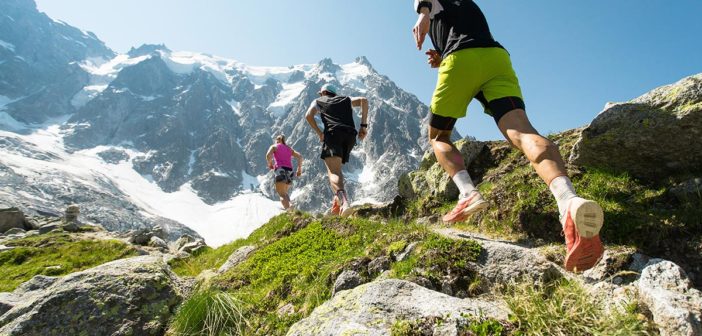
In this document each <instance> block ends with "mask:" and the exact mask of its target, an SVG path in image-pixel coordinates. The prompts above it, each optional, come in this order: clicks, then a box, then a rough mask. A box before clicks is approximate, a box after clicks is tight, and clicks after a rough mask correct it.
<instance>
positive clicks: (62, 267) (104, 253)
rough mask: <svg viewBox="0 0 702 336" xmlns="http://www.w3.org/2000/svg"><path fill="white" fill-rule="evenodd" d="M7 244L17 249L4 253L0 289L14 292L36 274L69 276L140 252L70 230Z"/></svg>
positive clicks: (126, 245) (122, 244)
mask: <svg viewBox="0 0 702 336" xmlns="http://www.w3.org/2000/svg"><path fill="white" fill-rule="evenodd" d="M7 245H9V246H15V248H14V249H12V250H9V251H5V252H0V269H2V272H0V292H9V291H12V290H14V289H15V288H16V287H17V286H18V285H19V284H21V283H23V282H25V281H27V280H29V279H31V278H32V277H33V276H35V275H39V274H43V275H50V276H60V275H65V274H69V273H73V272H78V271H81V270H84V269H87V268H91V267H93V266H97V265H100V264H103V263H106V262H109V261H112V260H116V259H121V258H126V257H130V256H134V255H136V254H137V253H136V250H134V248H133V247H131V246H129V245H128V244H125V243H123V242H120V241H117V240H82V239H80V238H77V237H76V236H75V235H71V234H68V233H50V234H45V235H39V236H33V237H29V238H24V239H19V240H15V241H12V242H10V243H8V244H7ZM57 266H58V267H57Z"/></svg>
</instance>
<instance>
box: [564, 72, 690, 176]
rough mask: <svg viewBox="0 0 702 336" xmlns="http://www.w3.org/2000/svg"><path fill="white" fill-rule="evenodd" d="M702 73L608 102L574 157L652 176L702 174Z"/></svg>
mask: <svg viewBox="0 0 702 336" xmlns="http://www.w3.org/2000/svg"><path fill="white" fill-rule="evenodd" d="M700 136H702V74H698V75H694V76H690V77H687V78H685V79H683V80H681V81H679V82H677V83H675V84H672V85H667V86H663V87H660V88H657V89H655V90H653V91H651V92H649V93H647V94H645V95H643V96H641V97H639V98H636V99H634V100H632V101H630V102H627V103H618V104H610V105H607V107H606V108H605V110H604V111H603V112H602V113H600V114H599V115H598V116H597V117H596V118H595V119H594V120H593V121H592V123H591V124H590V125H589V126H588V127H587V128H585V129H584V130H583V132H582V136H581V138H580V140H579V141H578V143H577V144H576V146H575V148H574V149H573V152H572V154H571V159H570V160H571V162H573V163H574V164H576V165H580V166H586V167H598V168H606V169H612V170H616V171H621V172H628V173H630V174H632V175H633V176H636V177H639V178H644V179H647V180H652V181H661V179H662V178H665V177H676V176H678V175H681V176H689V175H693V176H695V177H699V176H702V141H699V138H700Z"/></svg>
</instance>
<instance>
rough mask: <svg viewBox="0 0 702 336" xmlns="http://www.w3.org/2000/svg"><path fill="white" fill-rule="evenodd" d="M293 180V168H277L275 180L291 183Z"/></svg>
mask: <svg viewBox="0 0 702 336" xmlns="http://www.w3.org/2000/svg"><path fill="white" fill-rule="evenodd" d="M292 181H293V170H292V168H288V167H280V168H278V169H276V170H275V182H285V183H287V184H291V183H292Z"/></svg>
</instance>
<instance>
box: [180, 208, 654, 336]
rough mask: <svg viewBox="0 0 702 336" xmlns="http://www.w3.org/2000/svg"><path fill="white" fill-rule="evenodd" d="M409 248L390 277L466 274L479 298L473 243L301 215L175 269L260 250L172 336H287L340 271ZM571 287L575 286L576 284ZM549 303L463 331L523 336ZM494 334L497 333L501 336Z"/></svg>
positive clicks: (194, 302) (636, 325) (399, 225)
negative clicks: (505, 321)
mask: <svg viewBox="0 0 702 336" xmlns="http://www.w3.org/2000/svg"><path fill="white" fill-rule="evenodd" d="M411 242H420V244H419V245H418V247H417V248H416V249H415V250H414V252H413V253H412V257H410V258H408V259H407V260H405V261H402V262H394V263H393V264H392V266H391V272H390V274H389V275H390V276H391V277H395V278H401V279H412V278H413V277H416V276H422V277H424V278H427V279H429V280H430V281H432V282H438V281H440V279H442V277H443V276H445V275H446V274H449V273H451V274H453V275H454V276H455V275H456V274H458V273H457V272H464V275H465V274H467V277H466V279H467V281H464V282H463V283H461V285H460V286H464V289H463V290H464V291H465V293H467V294H468V295H469V296H473V295H476V294H479V293H480V290H476V288H477V287H480V286H476V285H479V283H480V279H479V278H478V277H477V276H476V275H475V274H472V273H465V272H471V271H470V269H471V267H470V265H469V264H470V262H472V261H474V260H476V258H477V256H478V254H479V253H480V247H479V245H478V244H477V243H475V242H473V241H466V240H459V241H455V240H450V239H446V238H442V237H439V236H437V235H435V234H433V233H431V232H429V231H428V230H427V229H426V227H425V226H419V225H415V224H412V223H407V222H403V221H399V220H390V221H388V222H383V221H377V220H370V219H362V218H358V219H337V218H328V217H327V218H322V219H316V218H310V217H308V216H305V215H302V214H284V215H280V216H278V217H276V218H274V219H272V220H271V222H269V223H268V224H266V225H264V226H262V227H261V228H260V229H259V230H257V231H256V232H254V233H253V234H252V235H251V237H249V238H248V239H244V240H240V241H237V242H234V243H232V244H230V245H228V246H223V247H221V248H219V249H216V250H212V249H210V250H207V251H205V252H203V253H201V254H199V255H197V256H194V257H191V258H189V259H186V260H183V261H178V262H174V263H172V265H173V267H174V270H175V271H176V272H177V273H179V274H181V275H188V274H190V275H195V273H197V272H198V270H202V269H205V268H217V267H219V265H220V264H221V263H223V262H224V261H225V260H226V255H227V254H229V253H231V252H232V251H234V250H235V249H236V248H237V247H239V246H243V245H251V244H253V245H256V246H257V250H256V251H255V252H254V253H253V254H252V255H251V256H250V257H249V259H248V260H246V261H245V262H243V263H242V264H240V265H238V266H237V267H235V268H233V269H232V270H230V271H228V272H226V273H225V274H223V275H220V276H216V277H215V278H214V279H212V280H211V281H209V282H208V284H209V285H208V286H207V287H205V286H202V287H201V288H199V289H198V292H197V294H196V295H195V296H194V297H193V298H192V299H190V300H188V301H187V302H186V303H185V304H184V305H183V306H182V307H183V308H182V309H181V310H180V311H179V312H178V314H177V316H176V317H175V319H174V320H173V323H172V324H171V330H170V332H169V333H170V334H171V335H211V334H220V333H223V334H234V335H236V334H242V335H284V334H285V333H286V332H287V330H288V328H289V327H290V326H291V325H292V324H293V323H295V322H296V321H298V320H300V319H302V318H304V317H306V316H307V315H309V314H310V313H311V312H312V310H313V309H314V308H315V307H317V306H319V305H320V304H322V303H323V302H325V301H326V300H328V299H329V298H330V297H331V289H332V287H333V282H334V280H335V278H336V276H337V275H338V274H339V273H340V272H341V271H342V270H343V269H358V265H363V264H367V263H368V261H370V260H371V259H374V258H376V257H380V256H392V255H396V254H397V253H398V252H400V251H402V250H404V248H405V247H406V246H407V245H408V244H409V243H411ZM204 265H206V266H204ZM361 269H363V268H361ZM360 273H361V275H362V276H363V277H364V278H366V280H371V279H373V278H374V277H375V276H377V274H368V273H367V272H364V271H360ZM568 286H570V288H576V287H577V285H575V284H568ZM526 294H531V293H525V294H524V295H522V297H524V299H523V300H532V299H533V297H528V296H527V295H526ZM510 295H511V294H510ZM544 301H546V302H550V305H551V310H545V311H543V312H537V313H534V312H522V311H520V313H519V314H517V315H515V316H514V317H513V319H514V323H511V324H508V325H506V326H504V327H499V326H498V325H495V323H496V322H495V321H489V320H488V321H479V320H476V324H472V325H467V326H465V327H466V328H467V329H466V330H484V332H479V333H477V334H479V335H499V334H500V333H502V334H513V335H519V333H520V332H525V331H528V330H529V328H530V327H531V324H529V323H526V322H523V321H539V319H540V318H542V316H548V315H547V314H550V313H553V312H554V309H556V308H553V307H555V306H557V305H558V304H560V302H562V298H561V297H554V298H552V299H551V298H548V297H547V296H545V295H544ZM286 306H287V307H286ZM282 307H286V308H288V309H290V307H292V308H291V309H290V313H289V314H283V313H278V310H279V309H280V308H282ZM578 309H589V311H593V312H597V311H599V310H601V309H602V308H601V307H599V306H598V303H596V302H582V303H581V306H579V307H578ZM632 314H634V312H633V311H632V312H631V313H629V312H627V313H625V314H622V315H621V317H615V318H613V319H610V320H607V321H606V322H617V323H619V322H620V321H619V319H622V323H624V322H626V323H628V324H627V326H629V327H630V328H631V329H632V330H644V329H645V322H642V321H639V320H637V319H636V318H635V316H633V315H632ZM232 316H234V317H236V318H231V317H232ZM632 316H633V317H632ZM615 320H616V321H615ZM434 322H436V323H441V321H433V322H432V321H429V322H427V321H405V322H402V321H401V324H398V328H399V329H397V328H396V329H397V330H395V331H397V332H398V333H397V335H402V333H401V330H402V329H403V328H405V329H406V327H407V325H409V326H412V325H414V324H412V323H415V324H416V323H422V324H423V325H424V324H426V325H430V324H431V323H434ZM402 323H405V324H402ZM407 323H409V324H407ZM573 323H575V324H576V325H572V324H573ZM578 323H585V322H582V321H581V320H575V322H572V321H568V320H561V321H559V323H554V325H553V327H554V328H556V329H551V330H561V329H568V330H570V329H573V330H578V328H579V326H578V325H577V324H578ZM588 323H589V322H588ZM403 325H404V327H403ZM599 326H600V325H598V327H597V328H599ZM428 328H430V327H428ZM557 328H561V329H557ZM410 329H412V328H410ZM427 330H430V329H427ZM491 330H492V331H494V330H500V333H494V332H491ZM598 330H599V329H598ZM408 335H414V334H408Z"/></svg>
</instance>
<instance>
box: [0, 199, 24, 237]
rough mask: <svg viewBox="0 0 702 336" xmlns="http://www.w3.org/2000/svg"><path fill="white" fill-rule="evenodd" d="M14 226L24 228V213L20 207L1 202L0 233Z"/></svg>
mask: <svg viewBox="0 0 702 336" xmlns="http://www.w3.org/2000/svg"><path fill="white" fill-rule="evenodd" d="M12 228H19V229H24V213H22V211H20V210H19V209H18V208H15V207H8V206H6V205H3V204H0V233H3V232H5V231H7V230H9V229H12Z"/></svg>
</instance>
